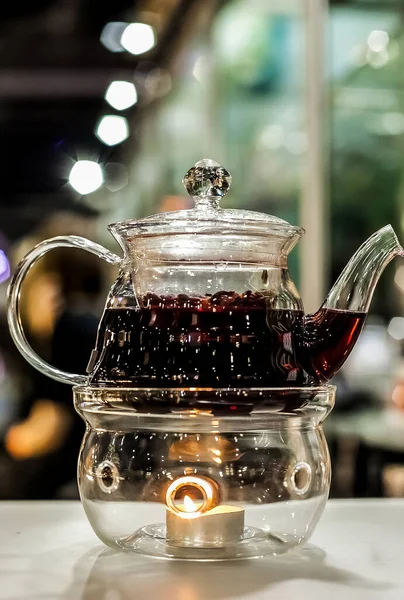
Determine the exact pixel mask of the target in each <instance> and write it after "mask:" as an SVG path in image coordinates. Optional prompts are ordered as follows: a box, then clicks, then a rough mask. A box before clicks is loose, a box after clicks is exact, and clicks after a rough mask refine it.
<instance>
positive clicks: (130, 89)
mask: <svg viewBox="0 0 404 600" xmlns="http://www.w3.org/2000/svg"><path fill="white" fill-rule="evenodd" d="M104 98H105V100H106V101H107V102H108V104H110V105H111V106H112V107H113V108H116V110H125V109H126V108H129V107H130V106H133V105H134V104H136V102H137V92H136V88H135V85H134V84H133V83H131V82H130V81H113V82H112V83H110V84H109V86H108V88H107V91H106V92H105V96H104Z"/></svg>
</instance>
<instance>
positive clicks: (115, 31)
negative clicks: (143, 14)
mask: <svg viewBox="0 0 404 600" xmlns="http://www.w3.org/2000/svg"><path fill="white" fill-rule="evenodd" d="M127 26H128V23H123V22H121V21H112V22H111V23H107V24H106V25H105V27H104V28H103V30H102V31H101V35H100V42H101V44H102V45H103V46H105V48H106V49H107V50H109V51H110V52H124V50H125V48H123V47H122V44H121V37H122V34H123V32H124V31H125V29H126V28H127Z"/></svg>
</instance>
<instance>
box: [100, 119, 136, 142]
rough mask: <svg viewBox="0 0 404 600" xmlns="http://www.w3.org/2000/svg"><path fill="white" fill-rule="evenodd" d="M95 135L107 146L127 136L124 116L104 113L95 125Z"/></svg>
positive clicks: (126, 124)
mask: <svg viewBox="0 0 404 600" xmlns="http://www.w3.org/2000/svg"><path fill="white" fill-rule="evenodd" d="M96 135H97V137H98V139H100V140H101V141H102V142H104V144H106V145H107V146H115V145H116V144H120V143H121V142H124V141H125V140H126V139H127V138H128V137H129V127H128V121H127V120H126V119H125V117H118V116H117V115H106V116H105V117H102V119H101V120H100V122H99V123H98V125H97V129H96Z"/></svg>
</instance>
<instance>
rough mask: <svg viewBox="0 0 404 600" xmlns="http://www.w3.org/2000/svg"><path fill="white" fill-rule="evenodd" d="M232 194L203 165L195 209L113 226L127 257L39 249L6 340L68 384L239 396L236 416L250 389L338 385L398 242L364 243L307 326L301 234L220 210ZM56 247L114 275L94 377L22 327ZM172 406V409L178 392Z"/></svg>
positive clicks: (222, 177) (13, 306) (389, 238)
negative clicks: (297, 252)
mask: <svg viewBox="0 0 404 600" xmlns="http://www.w3.org/2000/svg"><path fill="white" fill-rule="evenodd" d="M230 183H231V177H230V175H229V173H228V172H227V171H226V170H225V169H224V168H223V167H221V166H220V165H219V164H218V163H215V162H213V161H211V160H203V161H200V162H199V163H197V164H196V165H195V166H194V167H192V168H191V169H190V170H189V171H188V173H187V174H186V176H185V178H184V184H185V187H186V189H187V191H188V193H189V194H190V195H191V196H192V197H193V199H194V201H195V208H194V209H192V210H182V211H177V212H171V213H165V214H159V215H153V216H151V217H147V218H145V219H142V220H138V221H126V222H122V223H117V224H114V225H111V226H110V227H109V229H110V231H111V233H112V234H113V236H114V237H115V239H116V240H117V241H118V243H119V244H120V246H121V248H122V250H123V258H120V257H119V256H117V255H115V254H112V253H111V252H109V251H108V250H106V249H105V248H103V247H102V246H99V245H98V244H95V243H94V242H91V241H89V240H86V239H85V238H80V237H75V236H68V237H58V238H53V239H51V240H46V241H45V242H42V243H41V244H39V245H38V246H37V247H36V248H34V249H33V250H32V251H31V252H30V253H29V254H28V255H27V256H26V257H25V258H24V260H23V261H22V262H21V263H20V265H19V266H18V267H17V269H16V272H15V275H14V277H13V280H12V282H11V284H10V288H9V307H8V320H9V326H10V331H11V334H12V336H13V338H14V341H15V343H16V345H17V347H18V348H19V350H20V351H21V352H22V354H23V355H24V356H25V358H26V359H27V360H28V361H29V362H30V363H31V364H32V365H33V366H34V367H36V368H37V369H39V370H40V371H42V372H43V373H45V374H46V375H49V376H50V377H53V378H54V379H57V380H59V381H63V382H65V383H70V384H79V385H93V386H94V385H98V386H102V387H108V386H115V387H121V388H125V387H130V388H131V389H133V388H136V387H138V388H141V389H145V388H150V389H156V388H161V389H166V390H170V389H176V390H177V391H178V389H179V388H181V389H187V390H188V392H187V398H189V397H190V396H189V391H190V390H199V392H198V394H199V395H200V397H203V393H202V391H201V390H205V391H206V390H211V389H214V390H229V389H230V390H236V392H235V396H234V398H233V396H232V395H231V394H230V396H231V397H228V396H226V398H227V400H226V403H225V404H226V406H228V407H230V408H231V407H232V406H236V407H237V405H239V400H237V398H236V397H237V394H238V395H240V394H242V393H243V392H242V390H243V389H244V390H245V389H247V388H255V389H259V388H268V387H288V386H289V387H290V386H304V385H319V384H322V383H324V382H326V381H328V380H329V379H331V378H332V377H333V375H334V374H335V373H336V372H337V371H338V369H339V368H340V367H341V366H342V364H343V363H344V362H345V360H346V358H347V357H348V355H349V353H350V351H351V349H352V348H353V346H354V344H355V342H356V340H357V338H358V336H359V334H360V332H361V329H362V326H363V324H364V321H365V316H366V313H367V311H368V308H369V304H370V301H371V298H372V294H373V291H374V289H375V286H376V283H377V281H378V279H379V277H380V275H381V273H382V271H383V270H384V268H385V267H386V265H387V264H388V263H389V262H390V260H391V259H392V258H393V257H394V256H396V255H397V254H402V253H403V249H402V248H401V246H400V245H399V243H398V241H397V238H396V236H395V233H394V231H393V230H392V228H391V227H390V226H387V227H384V228H383V229H381V230H380V231H378V232H376V233H375V234H374V235H373V236H372V237H371V238H369V239H368V240H367V241H366V242H365V243H364V244H363V245H362V246H361V247H360V248H359V250H358V251H357V253H356V254H355V255H354V256H353V257H352V259H351V260H350V261H349V263H348V265H347V266H346V268H345V269H344V271H343V272H342V274H341V276H340V277H339V279H338V281H337V282H336V283H335V285H334V286H333V288H332V289H331V291H330V293H329V294H328V296H327V298H326V300H325V301H324V303H323V305H322V306H321V307H320V309H319V310H318V311H317V312H316V313H315V314H313V315H304V313H303V307H302V302H301V299H300V297H299V294H298V292H297V290H296V288H295V286H294V284H293V282H292V281H291V279H290V277H289V272H288V268H287V257H288V254H289V252H290V251H291V249H292V248H293V247H294V245H295V244H296V243H297V241H298V240H299V238H300V236H301V235H302V234H303V233H304V231H303V230H302V229H301V228H299V227H293V226H292V225H290V224H289V223H287V222H285V221H283V220H282V219H279V218H276V217H272V216H268V215H265V214H261V213H254V212H251V211H242V210H229V209H226V210H223V209H221V208H220V207H219V199H220V198H221V197H222V196H223V195H224V194H225V193H226V192H227V191H228V189H229V187H230ZM59 246H62V247H63V246H64V247H75V248H80V249H84V250H87V251H89V252H92V253H93V254H96V255H97V256H99V257H100V258H102V259H104V260H106V261H107V262H109V263H111V264H114V265H117V266H118V267H119V277H118V279H117V281H116V282H115V283H114V285H113V286H112V288H111V291H110V293H109V296H108V298H107V302H106V306H105V310H104V314H103V316H102V319H101V322H100V326H99V330H98V335H97V340H96V344H95V348H94V350H93V352H92V355H91V357H90V360H89V365H88V369H87V371H88V372H87V375H82V374H73V373H65V372H63V371H60V370H59V369H56V368H54V367H52V366H51V365H49V364H47V363H45V362H44V361H43V360H42V359H41V358H40V357H39V356H38V355H37V354H35V352H34V351H33V350H32V348H31V347H30V346H29V344H28V342H27V340H26V337H25V335H24V331H23V328H22V323H21V318H20V313H19V303H20V291H21V284H22V281H23V279H24V277H25V275H26V273H27V271H28V270H29V268H30V267H31V265H32V264H33V263H34V262H35V261H36V260H38V259H39V258H40V257H41V256H42V255H43V254H44V253H45V252H47V251H49V250H51V249H53V248H55V247H59ZM237 390H238V391H237ZM226 394H227V392H226ZM191 395H192V394H191ZM211 396H212V395H211ZM168 397H169V395H168V396H167V398H168ZM173 397H174V398H176V400H175V402H177V401H178V393H177V392H176V393H174V396H173ZM235 399H236V400H237V402H236V400H235ZM204 402H205V401H204ZM191 404H192V403H191ZM246 406H247V408H248V406H249V403H247V405H246ZM206 407H207V408H209V406H208V404H206Z"/></svg>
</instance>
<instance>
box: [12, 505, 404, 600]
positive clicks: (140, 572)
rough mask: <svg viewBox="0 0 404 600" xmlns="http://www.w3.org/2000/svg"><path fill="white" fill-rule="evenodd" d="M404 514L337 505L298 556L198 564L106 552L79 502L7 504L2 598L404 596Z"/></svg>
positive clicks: (357, 599) (399, 509)
mask: <svg viewBox="0 0 404 600" xmlns="http://www.w3.org/2000/svg"><path fill="white" fill-rule="evenodd" d="M403 517H404V500H363V501H362V500H346V501H345V500H332V501H330V502H329V503H328V505H327V508H326V510H325V513H324V515H323V517H322V519H321V521H320V524H319V526H318V528H317V530H316V532H315V534H314V536H313V538H312V540H311V542H310V543H309V544H308V545H307V546H306V547H304V548H302V549H300V550H295V551H293V552H291V553H289V554H288V555H284V556H280V557H277V558H266V559H257V560H247V561H239V562H236V561H234V562H220V563H195V562H189V561H168V560H158V559H153V558H146V557H142V556H138V555H136V554H123V553H118V552H114V551H112V550H110V549H108V548H106V547H105V546H103V545H102V544H101V542H100V541H99V540H98V538H96V537H95V535H94V533H93V532H92V530H91V528H90V525H89V524H88V523H87V520H86V517H85V515H84V511H83V509H82V507H81V505H80V504H79V503H78V502H61V501H59V502H58V501H53V502H2V503H0V526H1V536H0V598H1V599H7V600H17V599H18V600H19V599H24V600H34V599H35V600H52V599H63V600H75V599H84V600H129V599H132V598H133V599H136V600H143V599H147V600H158V599H161V600H205V599H206V600H207V599H209V600H222V599H227V598H234V599H240V600H241V599H247V600H253V599H254V600H258V599H259V600H264V599H265V600H268V598H276V600H290V599H291V598H298V599H299V600H305V599H310V600H313V598H314V599H317V598H326V599H327V600H334V599H335V600H337V599H338V600H341V598H343V599H344V600H351V599H352V600H362V599H363V600H365V599H366V600H374V599H376V598H377V599H381V600H393V599H394V600H398V599H400V600H402V599H403V598H404V568H403V554H404V518H403Z"/></svg>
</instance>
